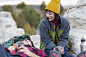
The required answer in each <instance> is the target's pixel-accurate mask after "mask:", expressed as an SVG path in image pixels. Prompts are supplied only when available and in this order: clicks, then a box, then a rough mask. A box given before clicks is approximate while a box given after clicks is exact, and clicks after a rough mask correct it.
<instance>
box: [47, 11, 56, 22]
mask: <svg viewBox="0 0 86 57" xmlns="http://www.w3.org/2000/svg"><path fill="white" fill-rule="evenodd" d="M46 17H47V18H49V21H54V18H55V15H54V13H53V12H51V11H46Z"/></svg>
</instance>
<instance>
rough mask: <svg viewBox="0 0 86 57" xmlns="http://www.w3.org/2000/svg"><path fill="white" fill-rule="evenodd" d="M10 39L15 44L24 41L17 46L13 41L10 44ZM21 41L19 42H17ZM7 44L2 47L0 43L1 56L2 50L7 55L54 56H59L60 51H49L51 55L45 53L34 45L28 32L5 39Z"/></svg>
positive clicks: (21, 56)
mask: <svg viewBox="0 0 86 57" xmlns="http://www.w3.org/2000/svg"><path fill="white" fill-rule="evenodd" d="M11 40H13V41H14V40H15V41H14V42H15V43H16V44H18V43H24V44H23V45H19V46H15V43H14V44H12V45H10V44H9V43H11ZM19 41H21V42H19ZM6 44H8V45H10V46H5V47H8V48H5V49H6V50H7V51H6V50H5V49H4V48H3V46H1V45H0V55H2V57H4V56H3V54H2V53H3V52H4V55H5V56H7V57H55V56H59V57H61V55H60V53H59V52H57V51H53V50H52V51H51V52H50V53H51V56H49V55H47V54H46V53H45V52H44V51H43V50H41V49H39V48H36V47H34V45H33V42H32V41H31V39H30V36H29V35H28V34H24V35H22V36H17V37H15V38H12V39H10V40H9V41H7V43H6Z"/></svg>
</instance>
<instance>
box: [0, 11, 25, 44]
mask: <svg viewBox="0 0 86 57" xmlns="http://www.w3.org/2000/svg"><path fill="white" fill-rule="evenodd" d="M22 34H24V30H23V29H21V28H17V25H16V22H15V21H14V19H13V18H12V15H11V13H10V12H6V11H1V12H0V43H2V42H5V41H7V40H9V39H10V38H12V37H14V36H19V35H22Z"/></svg>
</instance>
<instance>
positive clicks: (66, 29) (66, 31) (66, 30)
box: [58, 20, 70, 47]
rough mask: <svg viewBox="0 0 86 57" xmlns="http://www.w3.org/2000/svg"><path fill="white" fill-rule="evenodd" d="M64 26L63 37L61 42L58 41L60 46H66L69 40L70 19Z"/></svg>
mask: <svg viewBox="0 0 86 57" xmlns="http://www.w3.org/2000/svg"><path fill="white" fill-rule="evenodd" d="M63 28H64V32H63V33H62V35H61V38H60V39H59V41H60V42H59V43H58V46H62V47H65V46H67V44H68V42H69V39H68V37H69V31H70V24H69V21H68V20H67V22H65V24H64V26H63Z"/></svg>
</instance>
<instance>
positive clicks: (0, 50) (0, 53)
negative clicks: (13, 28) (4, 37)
mask: <svg viewBox="0 0 86 57" xmlns="http://www.w3.org/2000/svg"><path fill="white" fill-rule="evenodd" d="M0 57H20V56H11V55H10V53H8V52H7V51H6V49H5V48H4V47H3V46H2V45H1V44H0Z"/></svg>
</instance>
